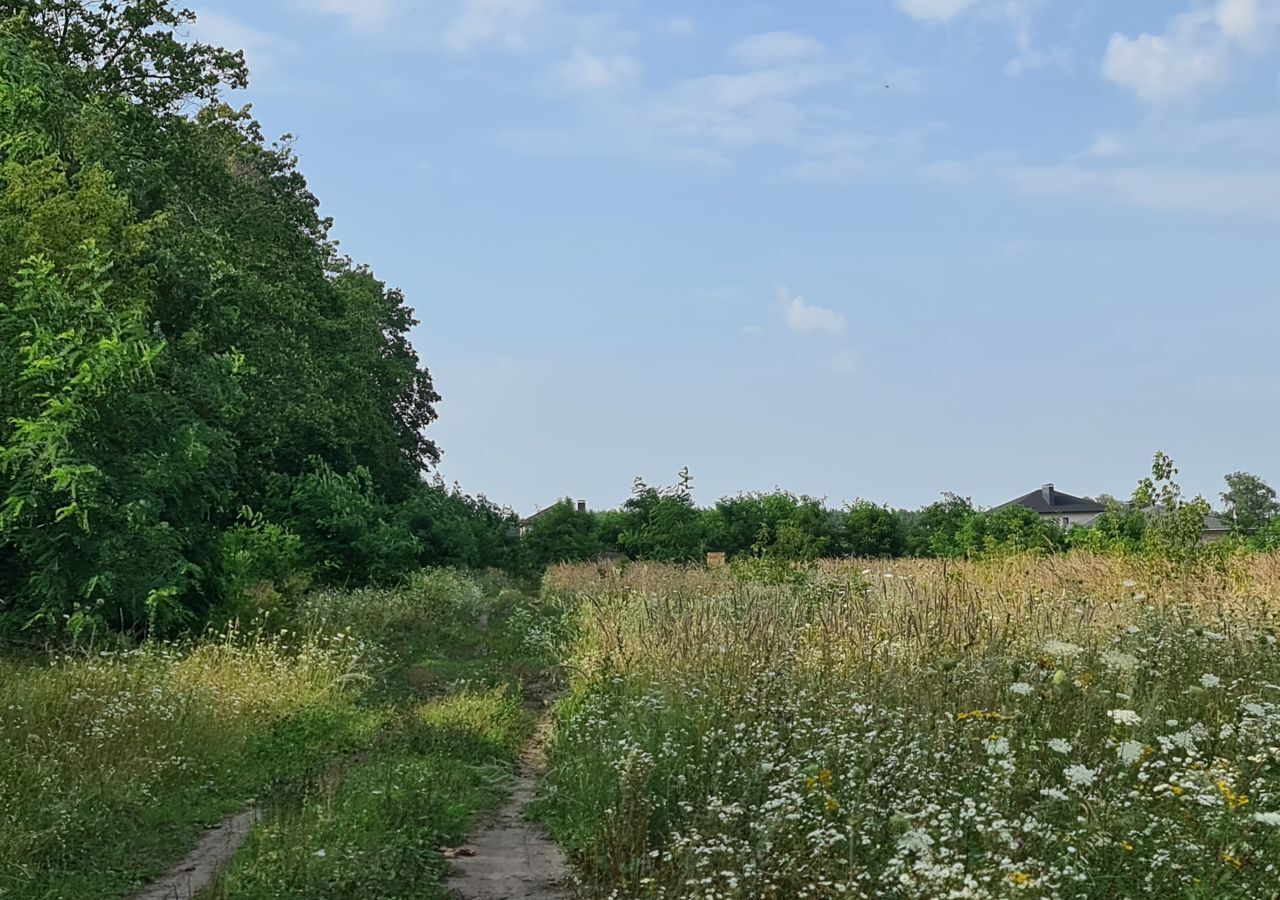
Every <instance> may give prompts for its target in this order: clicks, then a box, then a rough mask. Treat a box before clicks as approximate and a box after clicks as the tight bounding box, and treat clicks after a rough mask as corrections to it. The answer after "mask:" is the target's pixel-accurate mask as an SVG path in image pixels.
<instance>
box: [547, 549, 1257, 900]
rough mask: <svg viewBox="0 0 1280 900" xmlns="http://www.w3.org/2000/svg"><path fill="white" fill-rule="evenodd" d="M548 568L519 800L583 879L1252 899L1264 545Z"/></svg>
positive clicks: (911, 898) (642, 886)
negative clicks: (554, 669) (1209, 550)
mask: <svg viewBox="0 0 1280 900" xmlns="http://www.w3.org/2000/svg"><path fill="white" fill-rule="evenodd" d="M1221 562H1223V563H1224V564H1223V565H1219V564H1217V562H1214V563H1213V564H1206V563H1204V562H1199V563H1197V562H1188V561H1170V560H1167V559H1162V558H1159V557H1153V556H1149V555H1117V554H1106V555H1096V554H1091V553H1088V552H1078V553H1074V554H1072V555H1071V556H1066V557H1047V556H1027V555H1021V556H1013V557H1008V558H1005V559H999V560H984V561H980V562H969V561H959V562H956V561H949V560H948V561H931V560H896V561H893V562H877V561H874V560H855V561H852V562H826V563H819V564H815V565H812V566H805V567H802V570H801V571H802V573H803V577H802V578H796V579H793V580H790V581H788V582H785V583H778V582H761V581H759V580H757V579H753V578H749V577H743V573H739V572H733V571H726V570H723V569H721V570H707V569H705V568H702V569H699V568H695V567H687V566H678V567H677V566H664V565H659V564H638V565H634V566H629V567H626V568H625V570H622V571H619V570H617V569H615V570H613V571H602V570H601V568H600V567H598V566H594V565H580V566H563V567H559V568H557V569H553V570H551V571H550V572H549V573H548V575H547V578H546V580H545V587H544V590H545V593H546V596H547V597H548V598H558V599H559V602H560V603H561V604H562V605H563V606H564V607H565V608H567V609H570V610H577V613H576V615H574V616H573V617H572V622H573V625H572V627H571V629H570V630H569V633H570V634H571V635H572V640H570V641H569V642H567V643H566V644H565V648H566V652H567V659H566V668H567V669H568V671H570V672H571V673H572V687H571V691H570V693H569V695H568V696H567V697H566V699H565V700H564V701H562V702H561V703H560V704H559V706H558V707H557V712H556V716H557V721H556V731H555V741H554V744H553V746H552V752H551V763H552V766H551V770H550V774H549V776H548V783H547V787H546V790H545V791H544V794H543V797H542V800H541V803H540V809H539V813H540V815H541V817H542V818H543V819H544V820H545V821H546V822H548V823H549V824H550V826H551V827H552V829H553V831H554V833H555V835H556V836H557V837H558V838H559V840H560V841H561V842H562V843H563V844H564V846H565V847H566V848H567V849H568V850H569V851H570V853H571V855H572V857H573V859H574V861H575V864H576V869H577V872H578V873H579V877H580V879H581V881H582V885H583V891H582V895H583V896H586V897H601V898H604V897H633V898H653V900H657V898H672V897H681V898H695V897H698V898H722V900H724V898H744V900H745V898H784V897H809V898H828V897H866V898H870V897H878V898H901V900H925V898H937V897H967V898H991V900H995V898H1012V897H1038V898H1063V900H1065V898H1104V897H1137V896H1150V897H1187V898H1206V897H1220V898H1246V897H1247V898H1263V897H1274V896H1276V893H1275V892H1276V886H1277V884H1280V748H1278V747H1277V746H1276V743H1277V742H1276V735H1277V734H1280V645H1277V637H1276V629H1277V627H1280V608H1278V607H1277V604H1276V600H1275V598H1276V596H1277V591H1278V590H1280V566H1278V565H1277V557H1276V556H1275V555H1273V554H1250V555H1239V556H1234V557H1229V558H1227V559H1226V560H1223V561H1221Z"/></svg>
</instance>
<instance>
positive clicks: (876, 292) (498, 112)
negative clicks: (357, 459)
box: [194, 0, 1280, 513]
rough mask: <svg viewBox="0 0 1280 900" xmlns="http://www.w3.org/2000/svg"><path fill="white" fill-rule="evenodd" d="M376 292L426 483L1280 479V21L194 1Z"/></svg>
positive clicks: (831, 489)
mask: <svg viewBox="0 0 1280 900" xmlns="http://www.w3.org/2000/svg"><path fill="white" fill-rule="evenodd" d="M197 12H198V13H199V14H200V21H199V22H198V23H197V25H196V26H195V27H194V32H195V35H196V36H197V37H199V38H201V39H204V40H207V41H211V42H216V43H220V44H223V45H225V46H231V47H240V48H243V49H244V50H245V51H246V54H247V58H248V61H249V65H250V69H251V73H252V83H251V85H250V88H249V89H248V91H246V92H237V93H238V95H237V96H236V97H235V98H234V101H235V102H238V103H246V102H251V103H252V104H253V108H254V111H255V113H256V115H257V117H258V118H259V120H260V121H261V122H262V123H263V126H264V128H265V129H266V131H267V132H268V133H269V134H286V133H288V134H291V135H293V136H294V137H295V141H296V143H295V149H296V150H297V152H298V153H299V155H300V157H301V162H302V168H303V171H304V172H305V174H306V175H307V177H308V180H309V183H310V185H311V188H312V190H313V191H314V192H315V193H316V194H317V195H318V196H319V197H320V199H321V202H322V209H323V212H324V213H325V214H326V215H329V216H332V217H333V218H334V220H335V227H334V235H335V237H337V239H338V240H340V241H341V244H342V248H343V250H344V251H345V252H346V253H348V254H350V255H351V256H352V257H354V258H355V259H357V260H359V261H361V262H365V263H368V264H369V265H370V266H372V268H373V269H374V271H375V272H376V273H377V274H378V276H379V277H380V278H382V279H384V280H385V281H387V282H388V283H389V284H391V285H393V286H398V287H400V288H402V289H403V290H404V291H405V292H406V294H407V296H408V299H409V303H410V304H411V305H412V306H413V307H414V309H415V310H416V314H417V318H418V319H419V320H420V321H421V324H420V325H419V326H418V327H417V328H416V329H415V330H414V333H413V341H414V345H415V347H416V348H417V350H418V352H419V353H420V354H421V356H422V358H423V360H424V362H425V363H426V364H427V366H428V367H429V368H430V370H431V372H432V374H433V376H434V378H435V382H436V386H437V389H438V390H439V392H440V393H441V394H442V395H443V397H444V400H443V402H442V403H441V404H440V405H439V414H440V419H439V421H438V422H437V423H436V424H435V425H433V426H432V428H431V429H430V434H431V435H432V436H433V437H434V439H435V440H436V441H437V442H438V443H439V445H440V447H441V448H442V450H443V452H444V457H443V461H442V463H441V467H440V472H441V474H442V475H443V476H444V477H445V478H446V479H448V480H450V481H454V480H456V481H458V482H459V483H460V484H461V485H462V486H463V488H464V489H466V490H468V491H470V492H480V493H484V494H485V495H487V496H488V497H489V498H490V499H492V500H494V501H496V502H498V503H500V504H505V505H509V506H511V507H513V508H515V509H517V510H518V511H521V512H524V513H529V512H532V511H534V510H536V509H538V508H540V507H543V506H546V505H548V504H549V503H552V502H554V501H555V500H556V499H557V498H559V497H565V496H572V497H574V498H577V499H584V500H587V501H588V502H589V503H590V504H591V505H592V507H596V508H603V507H609V506H614V505H617V504H619V503H621V502H622V501H623V500H625V499H626V497H627V496H628V494H629V491H630V489H631V485H632V481H633V479H634V478H635V477H636V476H642V477H643V478H645V479H646V481H648V482H649V483H651V484H669V483H674V482H675V480H676V473H677V471H678V470H679V469H680V468H681V467H683V466H688V467H689V468H690V470H691V471H692V473H693V476H694V486H695V497H696V498H697V499H698V501H699V502H701V503H711V502H714V501H715V500H716V499H717V498H718V497H721V496H724V495H728V494H735V493H738V492H740V491H746V490H768V489H772V488H774V487H781V488H785V489H788V490H792V491H795V492H797V493H806V494H810V495H812V496H817V497H824V498H826V499H827V501H828V502H829V503H830V504H831V505H833V506H835V505H839V504H841V503H844V502H849V501H853V500H856V499H867V500H871V501H874V502H877V503H889V504H892V505H894V506H900V507H915V506H920V505H923V504H926V503H929V502H932V501H933V500H935V499H937V498H938V496H939V494H940V493H941V492H943V491H952V492H956V493H959V494H962V495H965V496H970V497H972V498H973V500H974V502H975V503H977V504H979V505H994V504H997V503H1001V502H1003V501H1005V500H1009V499H1011V498H1013V497H1016V496H1019V495H1021V494H1024V493H1027V492H1028V491H1030V490H1033V489H1035V488H1037V487H1039V486H1040V485H1041V484H1043V483H1045V482H1054V483H1055V484H1056V485H1057V487H1058V489H1059V490H1062V491H1067V492H1070V493H1075V494H1088V495H1096V494H1100V493H1111V494H1115V495H1118V496H1127V495H1128V493H1129V492H1130V491H1131V490H1132V488H1133V486H1134V484H1135V483H1136V481H1137V479H1138V478H1140V477H1141V476H1142V475H1143V474H1145V473H1146V470H1147V469H1148V468H1149V463H1150V459H1151V456H1152V454H1153V453H1154V452H1155V451H1156V450H1157V449H1159V450H1163V451H1165V452H1167V453H1169V454H1170V455H1172V456H1173V457H1174V458H1175V459H1176V460H1177V461H1178V464H1179V466H1180V469H1181V473H1182V476H1181V480H1182V483H1183V486H1184V489H1185V490H1186V491H1187V492H1188V493H1197V492H1200V493H1204V494H1205V495H1206V496H1208V497H1210V498H1211V499H1214V500H1216V499H1217V495H1218V493H1219V492H1220V491H1221V490H1222V489H1223V485H1222V480H1221V479H1222V476H1223V475H1224V474H1226V473H1228V472H1232V471H1236V470H1242V469H1243V470H1247V471H1252V472H1255V473H1257V474H1260V475H1262V476H1263V477H1264V478H1268V479H1270V480H1272V482H1273V483H1276V482H1277V481H1280V466H1278V465H1277V462H1276V453H1275V448H1276V447H1277V446H1280V418H1278V417H1277V416H1276V415H1275V412H1274V411H1275V410H1276V408H1277V406H1278V405H1280V366H1277V364H1276V340H1277V337H1278V336H1280V327H1278V326H1280V312H1278V311H1277V306H1276V300H1277V298H1276V291H1277V284H1278V283H1280V279H1278V278H1277V276H1278V275H1280V252H1277V237H1278V236H1280V104H1278V101H1280V0H1216V2H1215V0H1071V2H1067V0H821V2H819V0H786V2H774V3H764V2H762V3H753V2H750V0H735V2H727V0H717V2H707V0H702V2H697V3H694V2H692V0H684V2H657V0H655V2H649V0H598V2H585V0H583V2H577V0H204V3H203V6H197Z"/></svg>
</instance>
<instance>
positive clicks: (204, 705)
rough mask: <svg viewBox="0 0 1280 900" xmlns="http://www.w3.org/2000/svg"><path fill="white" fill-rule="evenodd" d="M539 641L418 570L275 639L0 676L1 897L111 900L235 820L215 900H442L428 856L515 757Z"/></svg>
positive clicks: (478, 587) (19, 665)
mask: <svg viewBox="0 0 1280 900" xmlns="http://www.w3.org/2000/svg"><path fill="white" fill-rule="evenodd" d="M482 620H483V621H484V622H485V623H487V627H484V628H482V627H481V624H480V623H481V621H482ZM540 622H541V612H540V610H539V609H537V608H535V607H532V606H530V605H529V604H527V603H526V602H525V601H524V600H523V599H522V597H521V595H520V594H519V593H518V592H515V591H512V590H510V589H508V588H505V587H504V585H503V584H502V583H501V582H499V581H493V580H490V581H488V582H487V583H485V582H481V581H478V580H476V579H474V578H472V577H470V576H465V575H459V574H457V573H453V572H447V571H424V572H421V573H417V574H415V575H414V576H413V577H412V578H411V579H409V580H408V581H407V583H406V584H405V585H404V586H402V587H398V588H396V589H393V590H385V589H371V588H366V589H358V590H347V589H331V590H322V591H313V592H311V593H309V594H308V595H307V596H306V598H305V599H304V600H302V601H301V602H300V603H299V604H298V605H297V607H296V608H295V609H293V610H292V611H291V618H290V620H289V622H288V625H289V626H290V627H288V628H281V629H278V630H273V631H256V630H255V631H251V632H249V631H237V630H234V629H230V630H227V631H223V632H220V633H213V634H209V635H205V636H202V637H200V638H195V639H191V640H186V641H181V642H177V643H169V642H149V643H146V644H144V645H142V646H140V647H138V648H135V649H132V650H128V651H124V652H115V651H101V652H92V653H86V652H69V653H66V654H59V655H58V656H57V657H56V658H52V659H44V660H23V659H12V660H3V661H0V898H6V900H8V898H14V900H37V898H38V900H83V898H106V897H124V896H129V895H130V893H131V891H132V890H133V889H135V888H136V887H137V886H138V885H139V884H141V883H142V882H144V881H145V880H146V879H147V878H148V877H149V876H152V875H155V874H158V873H160V872H163V871H164V870H166V869H167V868H168V867H169V866H170V865H172V864H173V863H174V862H175V861H177V860H178V859H181V858H182V856H183V855H184V854H185V853H186V852H187V851H188V850H189V849H190V848H191V847H192V846H193V845H194V843H195V841H196V839H197V838H198V837H199V836H200V834H201V833H202V832H203V830H204V829H205V828H206V827H208V826H210V825H212V824H215V823H216V822H218V821H219V820H220V819H221V818H222V817H223V816H226V815H228V814H230V813H234V812H238V811H240V810H243V809H245V808H246V807H249V806H256V807H257V808H258V809H259V811H260V813H261V816H262V822H261V824H260V825H259V826H258V828H257V829H256V830H255V833H254V836H253V838H252V839H251V841H250V842H249V844H248V845H247V846H246V847H244V848H243V849H242V850H241V852H240V853H239V854H238V855H237V857H236V860H235V863H234V865H233V866H232V867H231V869H230V870H229V871H228V872H226V873H225V875H224V876H223V878H222V881H221V883H220V884H219V885H218V887H217V888H216V890H215V891H214V892H213V896H216V897H219V898H242V900H256V898H264V900H265V898H280V897H298V898H307V900H321V898H333V900H341V898H349V897H357V896H360V897H366V896H367V897H381V898H387V900H391V898H405V900H408V898H432V897H440V898H442V897H444V896H446V892H445V890H444V889H443V888H442V887H441V886H440V884H439V881H440V876H441V875H442V874H443V872H444V870H445V867H446V863H445V860H444V859H443V857H442V855H441V852H440V850H441V847H442V846H445V845H450V844H456V843H458V842H460V841H462V839H463V838H464V837H465V836H466V834H467V832H468V830H469V829H470V827H471V825H472V824H473V822H474V819H475V816H476V814H477V813H478V812H479V811H481V810H484V809H487V808H489V807H491V806H493V805H495V804H496V803H497V802H498V801H499V800H500V799H501V797H502V794H503V792H504V789H505V787H506V783H507V779H508V778H509V776H510V773H511V770H512V766H513V763H514V761H515V758H516V756H517V753H518V751H519V749H520V747H521V746H522V745H523V743H524V741H525V740H526V739H527V737H528V734H529V726H530V724H531V717H530V715H529V713H528V712H527V711H526V709H525V708H524V704H523V700H524V697H523V693H522V690H521V688H522V679H523V678H529V677H531V676H532V675H533V674H536V673H539V672H541V671H542V670H543V668H544V667H545V666H546V665H547V662H546V661H545V660H543V659H541V658H539V656H538V655H537V652H536V650H537V648H536V647H535V648H533V649H532V650H527V649H526V648H527V647H528V646H529V645H528V644H527V642H526V640H525V639H524V638H525V635H526V633H527V632H529V631H536V630H538V628H539V627H540Z"/></svg>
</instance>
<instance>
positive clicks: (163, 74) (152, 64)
mask: <svg viewBox="0 0 1280 900" xmlns="http://www.w3.org/2000/svg"><path fill="white" fill-rule="evenodd" d="M0 19H12V20H14V22H15V23H16V24H15V26H14V27H15V28H18V29H20V30H21V31H22V33H23V34H24V36H26V37H28V38H29V39H31V40H34V41H35V42H36V43H37V45H38V46H39V47H40V48H41V50H42V51H43V52H45V53H47V54H49V55H50V56H51V57H52V58H54V59H56V60H57V61H59V62H60V63H62V64H64V65H66V66H67V67H68V68H70V69H72V70H73V71H75V72H77V73H78V76H79V77H77V78H76V79H75V83H76V88H77V93H79V95H80V96H81V97H90V96H94V95H119V96H122V97H124V98H126V99H128V100H130V101H132V102H134V103H137V104H140V105H142V106H145V107H148V108H150V109H154V110H172V109H174V108H176V107H178V106H180V105H181V104H182V103H184V102H187V101H192V100H194V101H208V100H212V99H214V98H215V97H216V96H217V95H218V92H219V89H220V88H221V87H222V86H224V85H226V86H229V87H233V88H242V87H245V85H246V84H247V83H248V77H249V71H248V68H247V67H246V65H245V60H244V53H243V51H239V50H235V51H231V50H226V49H223V48H221V47H214V46H212V45H210V44H204V43H200V42H199V41H190V40H186V39H185V38H184V37H183V35H182V33H181V32H182V29H184V28H186V27H187V26H189V25H190V24H191V23H192V22H194V21H195V19H196V16H195V13H193V12H192V11H191V10H189V9H184V8H180V7H175V5H174V3H173V2H172V0H0Z"/></svg>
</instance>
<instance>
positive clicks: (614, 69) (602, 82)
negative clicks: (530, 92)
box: [556, 47, 640, 91]
mask: <svg viewBox="0 0 1280 900" xmlns="http://www.w3.org/2000/svg"><path fill="white" fill-rule="evenodd" d="M556 75H557V76H558V77H559V79H560V81H561V83H563V84H564V85H565V86H567V87H569V88H573V89H574V90H583V91H599V90H610V89H612V88H618V87H622V86H624V85H627V84H631V83H633V82H635V81H637V80H638V79H639V77H640V63H639V61H637V60H636V59H635V58H634V57H631V56H625V55H621V54H620V55H617V56H597V55H596V54H594V53H591V52H589V51H587V50H584V49H582V48H581V47H575V48H574V50H573V54H572V55H571V56H570V57H569V58H568V59H567V60H565V61H564V62H562V63H561V64H560V65H559V66H558V67H557V68H556Z"/></svg>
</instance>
